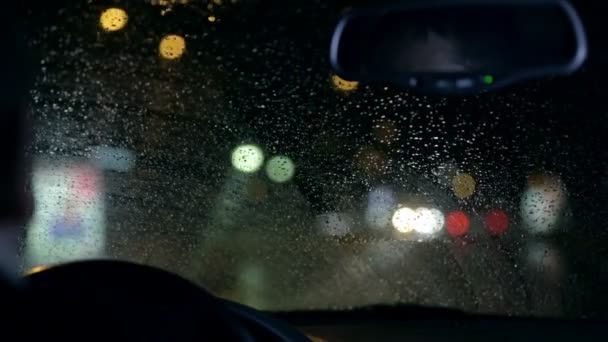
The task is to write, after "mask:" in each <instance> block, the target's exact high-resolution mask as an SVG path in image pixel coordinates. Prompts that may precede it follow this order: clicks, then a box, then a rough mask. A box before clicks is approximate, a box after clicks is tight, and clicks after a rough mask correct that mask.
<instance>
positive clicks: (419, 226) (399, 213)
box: [392, 207, 445, 235]
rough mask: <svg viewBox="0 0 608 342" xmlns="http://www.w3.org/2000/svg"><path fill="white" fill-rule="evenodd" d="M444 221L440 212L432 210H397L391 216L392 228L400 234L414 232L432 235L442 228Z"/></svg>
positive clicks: (404, 208)
mask: <svg viewBox="0 0 608 342" xmlns="http://www.w3.org/2000/svg"><path fill="white" fill-rule="evenodd" d="M444 222H445V219H444V216H443V214H442V213H441V211H439V210H437V209H435V208H433V209H429V208H424V207H421V208H416V209H415V210H414V209H411V208H408V207H403V208H399V209H397V210H396V211H395V213H394V214H393V219H392V223H393V227H395V229H396V230H397V231H399V232H401V233H409V232H412V231H416V232H417V233H420V234H422V235H433V234H435V233H437V232H439V231H441V228H443V225H444Z"/></svg>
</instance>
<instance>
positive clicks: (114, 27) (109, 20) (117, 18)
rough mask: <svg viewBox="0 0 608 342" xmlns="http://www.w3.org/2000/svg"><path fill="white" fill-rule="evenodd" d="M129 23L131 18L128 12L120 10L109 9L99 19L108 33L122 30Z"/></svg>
mask: <svg viewBox="0 0 608 342" xmlns="http://www.w3.org/2000/svg"><path fill="white" fill-rule="evenodd" d="M128 21H129V16H128V15H127V12H125V11H124V10H122V9H120V8H108V9H107V10H105V11H103V12H102V13H101V16H100V17H99V25H101V27H102V28H103V29H104V30H105V31H108V32H113V31H119V30H122V29H123V28H124V27H125V26H127V22H128Z"/></svg>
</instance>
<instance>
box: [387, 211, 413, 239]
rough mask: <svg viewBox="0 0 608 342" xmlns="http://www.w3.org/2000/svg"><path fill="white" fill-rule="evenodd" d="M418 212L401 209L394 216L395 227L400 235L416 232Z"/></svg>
mask: <svg viewBox="0 0 608 342" xmlns="http://www.w3.org/2000/svg"><path fill="white" fill-rule="evenodd" d="M416 215H417V214H416V212H415V211H414V209H412V208H408V207H403V208H399V209H397V210H396V211H395V213H394V214H393V219H392V223H393V227H395V229H397V231H398V232H400V233H410V232H412V231H413V230H414V224H415V221H416Z"/></svg>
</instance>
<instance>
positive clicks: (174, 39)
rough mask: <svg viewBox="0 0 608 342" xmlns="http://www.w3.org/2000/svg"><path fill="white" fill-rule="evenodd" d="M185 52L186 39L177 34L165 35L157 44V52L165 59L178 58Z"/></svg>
mask: <svg viewBox="0 0 608 342" xmlns="http://www.w3.org/2000/svg"><path fill="white" fill-rule="evenodd" d="M184 52H186V40H185V39H184V38H183V37H181V36H178V35H175V34H170V35H168V36H165V37H164V38H163V39H162V40H161V41H160V44H159V46H158V53H159V54H160V56H161V57H162V58H165V59H178V58H180V57H181V56H182V55H183V54H184Z"/></svg>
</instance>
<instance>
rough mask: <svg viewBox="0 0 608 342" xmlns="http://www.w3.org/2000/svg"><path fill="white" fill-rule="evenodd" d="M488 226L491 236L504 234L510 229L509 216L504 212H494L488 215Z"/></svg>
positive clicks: (497, 210)
mask: <svg viewBox="0 0 608 342" xmlns="http://www.w3.org/2000/svg"><path fill="white" fill-rule="evenodd" d="M486 225H487V228H488V232H489V233H490V234H492V235H499V234H502V233H504V232H506V231H507V229H509V216H508V215H507V214H506V213H505V212H504V211H502V210H499V209H496V210H492V211H490V212H489V213H488V215H486Z"/></svg>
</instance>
